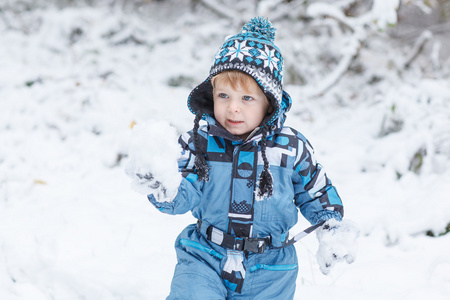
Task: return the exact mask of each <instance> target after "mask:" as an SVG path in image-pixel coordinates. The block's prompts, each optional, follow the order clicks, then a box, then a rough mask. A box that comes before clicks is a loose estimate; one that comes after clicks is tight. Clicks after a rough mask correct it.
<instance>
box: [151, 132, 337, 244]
mask: <svg viewBox="0 0 450 300" xmlns="http://www.w3.org/2000/svg"><path fill="white" fill-rule="evenodd" d="M199 134H200V143H199V144H200V147H201V148H202V149H201V152H202V153H206V159H207V163H208V165H209V166H210V173H209V174H210V180H209V181H208V182H200V181H198V180H197V175H196V171H195V168H194V161H195V155H196V151H195V146H194V142H193V133H192V131H189V132H187V133H185V134H183V135H182V136H181V137H180V139H179V143H180V144H181V146H182V148H183V155H182V157H181V158H180V160H179V169H180V172H181V173H182V175H183V181H182V184H181V186H180V188H179V192H178V194H177V196H176V198H175V199H174V200H173V201H172V202H165V203H157V202H156V201H155V200H154V198H153V197H152V196H151V195H149V199H150V201H151V202H152V203H153V204H154V205H155V206H156V207H158V208H159V209H160V210H161V211H163V212H165V213H169V214H182V213H186V212H187V211H189V210H190V211H192V214H193V215H194V217H196V218H198V219H201V220H205V221H207V222H209V223H211V224H213V225H214V226H215V227H217V228H219V229H221V230H223V231H227V232H229V233H231V234H236V235H246V236H267V235H272V236H274V235H277V234H279V235H280V236H282V235H283V234H284V233H286V232H287V231H288V230H289V229H290V228H291V227H292V226H294V225H295V224H296V223H297V215H298V210H297V208H299V209H300V211H301V213H302V215H303V216H304V217H305V218H306V219H307V220H308V221H309V222H310V223H312V224H316V223H317V222H319V221H320V220H327V219H330V218H336V219H341V217H342V215H343V206H342V202H341V200H340V198H339V195H338V194H337V192H336V189H335V188H334V186H333V185H332V183H331V181H330V180H329V179H328V177H327V176H326V173H325V171H324V169H323V167H322V166H321V165H320V164H318V163H317V162H316V160H315V157H314V151H313V148H312V147H311V145H310V144H309V142H308V141H307V140H306V138H305V137H304V136H303V135H301V134H300V133H299V132H298V131H296V130H294V129H292V128H290V127H283V128H282V129H281V130H277V131H276V132H269V135H268V137H267V147H266V155H267V158H268V160H269V164H270V172H271V174H272V177H273V189H274V194H273V195H272V197H270V198H268V199H266V198H265V199H255V196H254V195H255V193H254V191H255V188H256V187H257V185H258V182H257V179H258V178H259V174H260V173H261V171H262V169H263V160H262V157H261V149H260V146H259V145H258V142H259V141H260V138H261V137H260V136H258V135H256V136H254V137H253V138H251V139H250V140H249V141H246V142H244V143H242V141H231V140H229V139H227V138H224V137H221V136H220V135H210V134H209V132H208V127H207V126H202V127H201V128H200V130H199ZM230 218H234V219H233V222H230ZM231 223H232V224H231ZM246 223H252V226H251V229H244V228H248V227H245V226H244V225H245V224H246ZM240 224H243V225H242V226H240ZM246 230H247V231H248V230H250V232H242V231H246Z"/></svg>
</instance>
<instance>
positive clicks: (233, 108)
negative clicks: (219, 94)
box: [228, 98, 241, 112]
mask: <svg viewBox="0 0 450 300" xmlns="http://www.w3.org/2000/svg"><path fill="white" fill-rule="evenodd" d="M228 110H229V111H230V112H240V111H241V107H240V103H239V101H237V99H235V98H232V99H230V102H229V105H228Z"/></svg>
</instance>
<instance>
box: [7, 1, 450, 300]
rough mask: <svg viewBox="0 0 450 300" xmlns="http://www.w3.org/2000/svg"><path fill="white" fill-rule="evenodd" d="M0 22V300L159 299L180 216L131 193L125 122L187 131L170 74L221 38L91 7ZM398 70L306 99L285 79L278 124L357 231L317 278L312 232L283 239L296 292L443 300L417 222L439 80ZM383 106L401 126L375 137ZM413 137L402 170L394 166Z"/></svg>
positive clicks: (437, 267)
mask: <svg viewBox="0 0 450 300" xmlns="http://www.w3.org/2000/svg"><path fill="white" fill-rule="evenodd" d="M9 17H10V18H9V19H8V18H6V19H5V18H4V19H3V20H9V21H10V23H9V25H8V26H7V25H6V23H7V22H6V21H5V22H4V23H1V22H0V26H1V27H0V30H1V34H0V45H1V46H0V70H1V72H0V103H1V110H0V145H1V146H0V299H8V300H9V299H11V300H17V299H21V300H22V299H27V300H28V299H33V300H39V299H127V300H128V299H131V300H132V299H163V298H164V297H165V296H166V295H167V293H168V291H169V286H170V281H171V277H172V272H173V268H174V265H175V261H176V259H175V252H174V249H173V243H174V241H175V238H176V236H177V235H178V233H179V232H180V231H181V230H182V229H183V228H184V227H185V226H186V225H187V224H189V223H192V222H194V221H195V220H193V218H192V217H191V216H190V215H183V216H175V217H174V216H167V215H164V214H161V213H159V212H158V211H157V210H156V209H154V208H153V207H152V206H151V205H150V204H149V203H148V201H147V200H146V198H145V197H142V196H141V195H139V194H137V193H135V192H134V191H133V190H132V189H131V187H130V180H129V178H128V177H127V176H126V175H125V172H124V167H125V164H126V157H125V156H126V154H127V153H128V142H129V140H130V134H131V127H132V124H134V122H137V123H139V122H143V121H145V120H148V119H152V118H155V117H157V118H165V119H167V120H168V121H170V122H171V124H172V125H173V126H175V127H176V128H177V130H178V131H179V132H183V131H185V130H188V129H190V128H191V126H192V120H193V118H192V116H191V115H190V113H189V112H188V109H187V107H186V105H185V103H186V98H187V96H188V94H189V92H190V88H189V87H187V86H189V85H192V84H193V83H192V82H190V81H189V80H191V79H189V78H188V79H185V80H187V83H186V82H184V81H183V78H182V77H179V75H180V74H181V75H186V74H190V73H192V78H193V79H192V80H193V81H194V84H195V82H196V81H197V82H199V81H200V80H202V79H203V78H204V77H206V75H207V72H208V68H209V62H210V60H211V58H212V56H213V54H214V52H215V51H216V49H217V48H218V46H219V44H218V43H213V45H212V46H211V47H210V48H205V49H203V48H202V49H195V51H194V50H193V49H194V46H195V44H196V43H199V42H202V36H203V37H204V39H207V38H209V39H211V40H213V41H214V39H216V40H217V41H219V42H220V41H221V39H222V38H223V36H221V34H218V35H217V36H216V35H215V33H214V32H215V30H216V29H217V30H218V28H219V27H220V25H221V24H220V23H219V22H217V23H214V24H211V23H209V24H206V25H203V26H201V25H200V27H198V28H193V27H190V26H189V21H186V22H185V23H182V22H179V21H176V20H174V21H173V23H172V24H173V27H169V28H168V27H167V26H165V25H164V24H162V23H161V22H159V21H160V20H157V19H156V18H155V19H154V20H152V19H151V20H146V22H144V20H142V19H139V18H137V17H135V18H133V16H131V15H126V14H122V13H120V12H118V11H112V12H111V11H109V10H107V9H98V8H97V9H88V8H85V9H65V10H63V11H56V10H51V9H48V10H45V11H38V12H29V13H25V14H23V15H22V16H21V18H20V19H14V18H13V17H11V16H9ZM187 19H188V20H189V17H188V18H187ZM170 21H171V20H168V22H170ZM148 24H150V25H148ZM185 24H188V25H185ZM19 25H20V26H25V27H28V28H29V30H28V32H27V33H26V34H25V33H23V32H22V31H19V30H15V29H14V26H19ZM74 28H78V29H79V30H74ZM222 30H223V29H222ZM180 32H182V33H183V35H182V36H181V37H179V34H180ZM194 33H195V34H196V35H194ZM230 33H233V32H230ZM131 37H133V38H134V41H133V38H131ZM136 40H141V41H144V44H142V43H141V44H139V43H136ZM161 42H163V43H161ZM378 54H379V53H378ZM364 55H365V56H364ZM361 56H362V58H363V59H366V60H367V61H370V62H371V63H372V64H373V65H376V64H380V63H384V62H383V61H381V60H382V58H380V56H383V54H381V55H374V53H370V52H367V53H365V54H364V53H363V54H361ZM383 57H384V56H383ZM287 64H289V62H287ZM368 65H370V63H368ZM379 72H382V70H379ZM382 75H385V74H382ZM389 76H390V75H386V77H387V78H389ZM171 78H178V79H180V80H181V81H182V84H181V86H178V87H172V86H169V85H168V84H167V82H168V81H169V80H170V79H171ZM404 78H406V79H405V81H404V82H394V81H392V80H385V81H383V82H381V83H380V84H379V85H377V86H376V87H365V86H361V85H360V84H362V82H363V81H362V79H360V78H359V79H358V78H346V79H345V80H344V81H342V82H341V83H340V85H339V86H338V87H336V88H335V89H334V90H333V91H331V92H329V93H328V94H327V95H326V96H325V97H324V98H321V99H305V98H304V97H302V95H304V90H302V88H301V87H298V86H287V87H286V90H287V91H288V92H289V93H290V94H291V96H292V97H293V99H294V107H293V109H292V111H291V112H290V115H289V116H288V122H287V123H288V124H289V125H291V126H293V127H295V128H297V129H298V130H300V131H302V132H303V133H304V134H305V135H306V136H307V137H308V138H309V139H310V141H311V142H312V144H313V145H314V147H315V148H316V150H317V153H318V157H319V160H320V162H321V163H322V164H323V165H324V166H325V168H326V169H327V171H328V174H329V176H330V178H331V179H332V180H333V182H334V184H335V185H336V186H337V188H338V190H339V192H340V195H341V196H342V198H343V200H344V204H345V210H346V217H347V218H349V219H351V220H353V221H355V222H357V223H358V224H359V225H360V227H361V230H362V236H361V237H360V240H359V253H358V257H357V260H356V262H355V263H354V264H352V265H345V266H344V265H342V266H341V265H339V266H337V267H336V268H335V269H334V270H333V271H332V273H331V275H330V276H324V275H322V274H321V273H320V271H319V269H318V266H317V263H316V261H315V251H316V250H317V241H316V239H315V237H314V235H311V236H309V237H308V238H305V239H304V240H302V241H301V242H299V243H298V244H297V250H298V253H299V259H300V273H299V278H298V282H297V293H296V299H319V298H320V299H325V298H326V297H332V298H333V299H395V300H397V299H425V298H426V299H436V300H438V299H448V298H447V297H448V294H449V293H450V257H449V256H448V251H449V249H450V235H444V236H442V237H439V238H432V237H428V236H426V235H425V232H426V231H427V230H434V232H442V231H443V230H444V228H445V226H446V225H447V224H448V222H449V221H450V201H449V199H448V195H449V194H450V185H449V184H448V183H449V182H450V171H449V170H450V168H449V166H450V159H449V157H450V144H449V143H448V142H445V141H448V140H449V138H450V133H449V131H448V128H450V122H449V120H448V113H446V112H448V111H449V109H450V107H449V98H448V95H450V90H449V87H448V81H444V80H443V79H432V78H429V79H422V78H420V76H418V75H417V76H416V75H415V74H411V75H405V76H404ZM172 85H173V84H172ZM183 86H184V87H183ZM352 88H353V90H352ZM355 91H357V92H359V94H356V96H355V97H356V99H354V100H350V99H351V95H350V94H351V93H356V92H355ZM354 95H355V94H354ZM340 97H343V98H344V100H342V99H341V100H337V99H340ZM430 101H431V102H432V103H433V105H432V106H431V105H429V104H430ZM412 103H413V104H412ZM393 105H395V110H394V109H393ZM386 116H387V118H388V119H389V120H391V121H392V120H394V121H395V120H396V118H402V120H403V121H404V125H403V129H402V130H401V131H398V132H394V133H391V134H387V135H385V136H383V137H379V136H380V131H381V130H382V129H383V128H384V129H386V128H385V127H386V126H385V127H383V126H382V124H383V119H384V118H386ZM385 124H386V123H385ZM420 147H426V149H427V155H426V156H424V158H423V160H424V161H423V167H422V169H421V172H420V174H416V173H414V172H411V171H409V170H408V168H409V161H410V158H411V157H413V156H414V153H416V151H417V150H418V149H420ZM437 148H439V149H437ZM430 149H431V150H430ZM435 149H437V150H439V151H437V150H436V151H435ZM398 177H400V178H398ZM305 226H307V224H306V223H305V221H304V220H302V221H301V222H300V224H299V225H298V228H296V230H297V231H298V230H300V229H302V228H304V227H305Z"/></svg>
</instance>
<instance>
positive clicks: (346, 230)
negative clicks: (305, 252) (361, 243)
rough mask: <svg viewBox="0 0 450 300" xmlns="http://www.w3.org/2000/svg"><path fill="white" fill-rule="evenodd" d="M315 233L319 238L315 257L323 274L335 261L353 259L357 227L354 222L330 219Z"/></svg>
mask: <svg viewBox="0 0 450 300" xmlns="http://www.w3.org/2000/svg"><path fill="white" fill-rule="evenodd" d="M327 225H328V227H327ZM316 233H317V239H318V240H319V249H318V250H317V255H316V257H317V262H318V263H319V267H320V270H321V271H322V273H323V274H325V275H328V274H329V273H330V271H331V269H332V268H333V267H334V265H335V264H336V263H337V262H341V261H346V262H347V263H349V264H350V263H352V262H354V261H355V258H356V252H357V243H356V239H357V238H358V236H359V229H358V226H357V225H356V224H355V223H354V222H352V221H348V220H343V221H341V222H339V221H337V220H335V219H330V220H328V221H327V222H326V223H325V224H324V226H322V227H321V228H320V229H318V230H317V231H316Z"/></svg>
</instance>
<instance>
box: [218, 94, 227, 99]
mask: <svg viewBox="0 0 450 300" xmlns="http://www.w3.org/2000/svg"><path fill="white" fill-rule="evenodd" d="M219 98H224V99H226V98H228V95H227V94H225V93H220V94H219Z"/></svg>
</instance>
